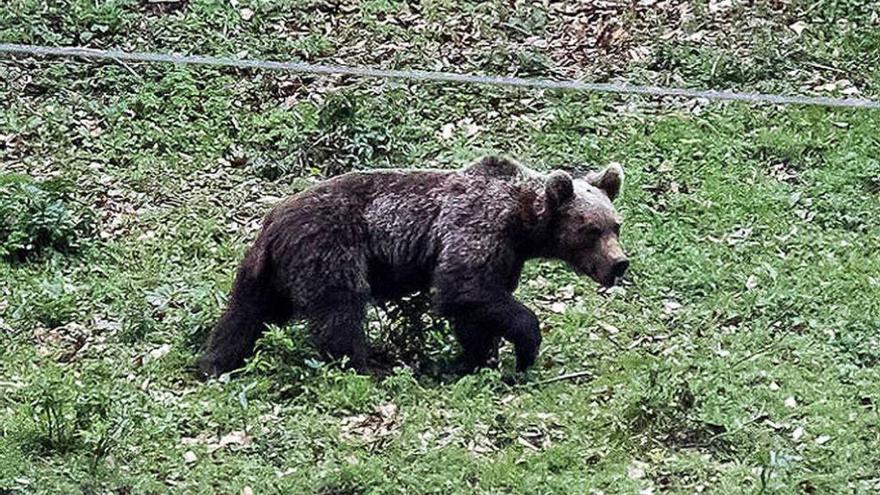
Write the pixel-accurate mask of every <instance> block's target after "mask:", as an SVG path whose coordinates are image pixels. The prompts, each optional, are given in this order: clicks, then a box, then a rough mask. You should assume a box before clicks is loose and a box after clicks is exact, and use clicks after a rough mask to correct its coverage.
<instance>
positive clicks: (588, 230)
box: [580, 226, 602, 241]
mask: <svg viewBox="0 0 880 495" xmlns="http://www.w3.org/2000/svg"><path fill="white" fill-rule="evenodd" d="M580 234H581V237H582V238H584V239H588V240H591V241H592V240H595V239H598V238H599V236H601V235H602V230H601V229H599V227H592V226H590V227H584V228H582V229H581V232H580Z"/></svg>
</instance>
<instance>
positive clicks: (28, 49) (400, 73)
mask: <svg viewBox="0 0 880 495" xmlns="http://www.w3.org/2000/svg"><path fill="white" fill-rule="evenodd" d="M0 53H9V54H18V55H33V56H57V57H83V58H91V59H107V60H116V61H131V62H158V63H173V64H188V65H208V66H221V67H235V68H239V69H263V70H280V71H288V72H296V73H308V74H342V75H349V76H356V77H374V78H381V79H406V80H413V81H441V82H453V83H464V84H487V85H494V86H514V87H524V88H535V89H556V90H569V91H592V92H600V93H619V94H640V95H648V96H678V97H685V98H704V99H707V100H733V101H744V102H749V103H770V104H778V105H818V106H826V107H850V108H862V109H880V101H876V100H870V99H863V98H830V97H824V96H800V95H796V96H786V95H778V94H766V93H740V92H735V91H712V90H698V89H685V88H672V87H665V86H641V85H634V84H626V83H590V82H581V81H575V80H566V81H555V80H550V79H532V78H522V77H507V76H480V75H476V74H459V73H453V72H438V71H425V70H393V69H392V70H389V69H375V68H370V67H354V66H348V65H326V64H311V63H306V62H278V61H272V60H257V59H240V58H230V57H213V56H203V55H177V54H168V53H153V52H125V51H122V50H96V49H92V48H82V47H52V46H39V45H21V44H15V43H0Z"/></svg>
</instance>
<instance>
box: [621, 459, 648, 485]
mask: <svg viewBox="0 0 880 495" xmlns="http://www.w3.org/2000/svg"><path fill="white" fill-rule="evenodd" d="M647 468H648V464H647V463H644V462H641V461H633V462H632V464H630V465H629V466H628V467H627V468H626V475H627V476H629V479H631V480H640V479H642V478H644V477H645V470H646V469H647Z"/></svg>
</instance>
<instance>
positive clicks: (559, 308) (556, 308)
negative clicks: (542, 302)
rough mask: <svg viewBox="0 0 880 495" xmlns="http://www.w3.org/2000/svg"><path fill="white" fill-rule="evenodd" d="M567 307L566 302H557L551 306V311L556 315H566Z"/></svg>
mask: <svg viewBox="0 0 880 495" xmlns="http://www.w3.org/2000/svg"><path fill="white" fill-rule="evenodd" d="M565 308H566V305H565V303H564V302H561V301H557V302H555V303H553V304H551V305H550V311H553V312H554V313H565Z"/></svg>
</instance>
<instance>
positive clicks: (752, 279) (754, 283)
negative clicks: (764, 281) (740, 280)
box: [746, 275, 758, 290]
mask: <svg viewBox="0 0 880 495" xmlns="http://www.w3.org/2000/svg"><path fill="white" fill-rule="evenodd" d="M756 287H758V277H756V276H754V275H749V278H748V280H746V289H748V290H755V288H756Z"/></svg>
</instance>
